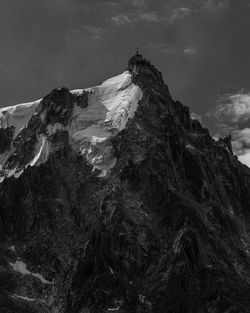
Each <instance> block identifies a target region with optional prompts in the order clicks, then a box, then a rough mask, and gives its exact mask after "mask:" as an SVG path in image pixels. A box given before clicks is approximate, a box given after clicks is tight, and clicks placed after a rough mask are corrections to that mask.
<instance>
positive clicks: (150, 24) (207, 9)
mask: <svg viewBox="0 0 250 313" xmlns="http://www.w3.org/2000/svg"><path fill="white" fill-rule="evenodd" d="M249 30H250V1H249V0H165V1H164V0H116V1H115V0H0V60H1V63H0V86H1V102H0V107H3V106H7V105H13V104H16V103H20V102H28V101H31V100H35V99H38V98H41V97H43V96H44V95H46V94H47V93H48V92H50V90H51V89H53V88H56V87H61V86H67V87H69V88H71V89H74V88H85V87H89V86H93V85H95V84H99V83H100V82H101V81H103V80H104V79H106V78H108V77H111V76H112V75H115V74H119V73H121V72H122V71H123V70H124V69H125V67H126V65H127V62H128V59H129V57H130V56H131V55H132V54H134V52H135V48H136V46H138V47H139V48H140V51H141V52H142V54H143V55H144V56H145V57H146V58H147V59H149V60H151V62H152V63H153V64H154V65H156V66H157V67H158V69H160V70H161V72H162V73H163V76H164V78H165V80H166V83H167V84H168V85H169V88H170V91H171V94H172V96H173V97H174V98H175V99H179V100H181V101H182V102H183V103H184V104H186V105H188V106H189V107H190V110H191V111H192V112H195V113H197V114H198V115H200V116H201V118H202V121H203V124H204V125H205V126H207V127H209V129H210V130H211V131H212V133H213V134H214V135H219V134H221V133H227V132H231V133H232V134H233V136H234V138H236V137H237V136H241V132H242V131H244V138H245V137H246V136H245V135H246V129H247V130H249V134H250V122H249V121H250V75H249V69H250V34H249ZM242 103H243V105H242ZM239 105H240V106H241V107H242V106H243V109H242V110H243V111H242V110H241V111H240V112H241V113H240V115H239V110H238V107H239ZM232 116H233V117H232ZM232 119H233V122H232ZM237 138H238V137H237ZM240 138H242V137H240ZM248 138H249V137H248ZM237 144H238V139H237ZM242 145H243V148H242V146H241V149H243V150H237V151H241V152H240V153H242V154H244V153H248V152H249V160H250V140H249V150H248V145H247V144H246V142H245V139H244V142H243V144H242ZM235 147H236V146H235ZM236 148H237V147H236ZM237 149H238V148H237ZM246 149H247V150H246ZM249 162H250V161H249ZM249 164H250V163H249Z"/></svg>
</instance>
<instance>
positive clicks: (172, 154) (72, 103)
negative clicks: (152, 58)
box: [0, 53, 250, 313]
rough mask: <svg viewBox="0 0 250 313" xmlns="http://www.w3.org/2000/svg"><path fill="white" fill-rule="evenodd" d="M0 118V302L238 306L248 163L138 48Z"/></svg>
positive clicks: (219, 311) (218, 310)
mask: <svg viewBox="0 0 250 313" xmlns="http://www.w3.org/2000/svg"><path fill="white" fill-rule="evenodd" d="M0 125H1V128H0V163H1V172H0V175H1V183H0V240H1V249H0V281H1V282H2V283H1V286H0V309H2V310H3V312H7V313H12V312H20V313H45V312H46V313H52V312H60V313H61V312H62V313H83V312H86V313H87V312H88V313H89V312H93V313H101V312H103V313H108V312H111V311H115V312H118V313H127V312H145V313H154V312H157V313H163V312H164V313H165V312H168V313H197V312H200V313H208V312H210V313H229V312H231V313H232V312H237V313H238V312H242V313H249V312H250V301H249V291H250V261H249V260H250V259H249V256H250V239H249V238H250V234H249V225H250V216H249V205H250V196H249V194H250V193H249V188H250V169H249V168H248V167H246V166H244V165H242V164H241V163H240V162H239V161H238V160H237V157H236V156H234V155H233V153H232V147H231V138H230V137H227V138H224V139H220V140H218V141H216V140H214V139H213V138H212V137H211V136H210V134H209V132H208V130H207V129H205V128H203V126H202V125H201V124H200V122H199V121H197V120H193V119H192V118H191V117H190V112H189V109H188V107H186V106H184V105H183V104H182V103H181V102H179V101H174V100H173V99H172V97H171V95H170V93H169V90H168V87H167V85H166V84H165V83H164V81H163V78H162V75H161V73H160V72H159V71H158V70H157V69H156V68H155V67H154V66H153V65H151V64H150V63H149V62H148V61H146V60H145V59H143V57H142V55H140V54H139V53H137V54H136V55H135V56H133V57H132V58H131V59H130V61H129V64H128V68H127V70H126V71H125V72H124V73H122V74H120V75H117V76H115V77H112V78H110V79H107V80H105V81H104V82H103V83H102V84H100V85H99V86H94V87H91V88H87V89H78V90H73V91H70V90H68V89H66V88H62V89H55V90H53V91H52V92H51V93H50V94H49V95H47V96H45V97H44V98H43V99H41V100H38V101H35V102H32V103H25V104H20V105H17V106H13V107H7V108H3V109H0Z"/></svg>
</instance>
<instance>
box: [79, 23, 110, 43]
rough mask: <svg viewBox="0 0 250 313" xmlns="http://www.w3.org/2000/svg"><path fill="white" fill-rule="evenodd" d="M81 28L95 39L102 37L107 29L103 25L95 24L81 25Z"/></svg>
mask: <svg viewBox="0 0 250 313" xmlns="http://www.w3.org/2000/svg"><path fill="white" fill-rule="evenodd" d="M80 30H83V31H85V32H86V33H88V34H89V35H91V37H92V38H94V39H97V40H99V39H101V38H102V36H103V34H104V32H105V30H104V29H103V28H101V27H97V26H93V25H84V26H82V27H81V29H80Z"/></svg>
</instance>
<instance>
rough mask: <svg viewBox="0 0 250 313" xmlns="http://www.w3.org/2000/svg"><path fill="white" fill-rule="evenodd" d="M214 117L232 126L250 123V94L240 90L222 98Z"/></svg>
mask: <svg viewBox="0 0 250 313" xmlns="http://www.w3.org/2000/svg"><path fill="white" fill-rule="evenodd" d="M213 116H215V117H216V118H217V119H218V120H219V121H220V122H223V123H227V124H230V125H234V124H236V125H239V124H242V123H245V122H246V121H249V122H250V92H244V90H240V91H239V92H237V93H227V94H224V95H222V96H220V97H219V98H218V100H217V106H216V110H215V111H214V112H213Z"/></svg>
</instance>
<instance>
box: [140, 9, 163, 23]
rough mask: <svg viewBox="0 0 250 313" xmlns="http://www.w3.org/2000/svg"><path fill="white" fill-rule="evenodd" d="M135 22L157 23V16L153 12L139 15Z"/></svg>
mask: <svg viewBox="0 0 250 313" xmlns="http://www.w3.org/2000/svg"><path fill="white" fill-rule="evenodd" d="M135 20H136V21H145V22H158V21H159V16H158V15H157V13H156V12H155V11H150V12H144V13H140V14H138V15H136V16H135Z"/></svg>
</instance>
